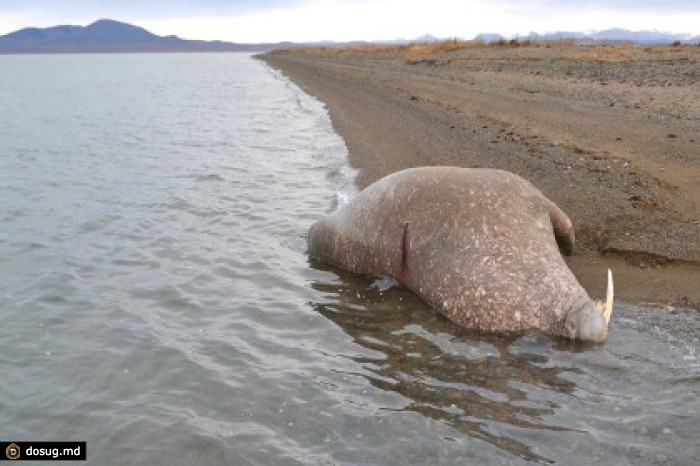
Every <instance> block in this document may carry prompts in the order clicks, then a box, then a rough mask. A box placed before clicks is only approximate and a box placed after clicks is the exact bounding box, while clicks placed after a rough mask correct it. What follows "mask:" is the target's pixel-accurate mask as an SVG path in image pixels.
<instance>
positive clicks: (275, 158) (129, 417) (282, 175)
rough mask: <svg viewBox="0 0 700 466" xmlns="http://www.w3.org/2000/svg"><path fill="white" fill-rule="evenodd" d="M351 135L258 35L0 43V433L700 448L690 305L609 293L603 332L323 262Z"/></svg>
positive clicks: (511, 460) (260, 457)
mask: <svg viewBox="0 0 700 466" xmlns="http://www.w3.org/2000/svg"><path fill="white" fill-rule="evenodd" d="M346 155H347V154H346V150H345V146H344V144H343V141H342V140H341V139H340V138H339V137H338V136H337V135H336V134H335V133H334V132H333V130H332V127H331V123H330V121H329V118H328V115H327V113H326V111H325V110H324V107H323V105H322V104H321V103H319V102H318V101H315V100H314V99H312V98H310V97H309V96H307V95H305V94H304V93H303V92H301V91H300V90H299V89H298V88H297V87H296V86H295V85H294V84H292V83H291V82H289V81H288V80H287V79H286V78H284V77H283V76H281V75H279V74H278V73H277V72H275V71H272V70H271V69H269V68H267V67H266V65H264V64H263V63H261V62H258V61H256V60H254V59H252V58H251V57H250V56H248V55H239V54H170V55H158V54H146V55H116V54H115V55H47V56H0V219H1V220H2V224H1V225H2V228H0V316H1V317H2V325H1V326H0V364H1V366H0V367H1V368H2V377H0V440H6V441H17V442H18V443H19V442H20V441H49V440H76V441H87V458H88V464H95V465H126V464H164V465H165V464H168V465H172V464H176V465H180V464H182V465H241V464H259V465H272V464H283V465H295V464H322V465H326V464H362V465H366V464H382V465H393V464H396V465H403V464H417V465H424V464H519V463H527V462H536V463H545V464H546V463H559V464H596V465H598V464H614V465H619V464H698V462H699V461H700V361H699V359H698V357H699V352H700V348H699V347H700V344H699V343H698V327H699V321H698V316H697V313H696V312H695V313H693V312H685V311H678V310H676V311H672V312H665V313H663V314H662V313H660V312H659V311H658V310H654V309H644V308H634V307H631V306H625V305H618V309H619V311H616V312H617V313H616V315H615V317H614V321H613V323H612V327H611V332H610V337H609V341H608V342H607V343H606V344H605V345H600V346H579V345H572V344H569V343H566V342H563V341H560V340H554V339H551V338H548V337H544V336H524V337H520V338H503V337H488V336H479V335H474V334H469V333H466V332H464V331H462V330H460V329H459V328H457V327H455V326H454V325H452V324H450V323H449V322H448V321H446V320H445V319H443V318H442V317H440V316H438V315H437V314H436V313H434V312H433V311H431V310H430V309H428V308H427V307H426V306H425V305H423V304H422V303H420V302H419V301H418V300H417V299H416V298H414V297H413V296H412V295H411V294H410V293H408V292H406V291H405V290H402V289H400V288H398V287H391V283H390V282H388V281H387V280H376V279H375V280H369V279H365V278H361V277H356V276H352V275H349V274H346V273H343V272H340V271H333V270H329V269H326V270H324V269H323V267H319V266H315V267H312V266H311V265H310V264H309V262H308V260H307V257H306V253H305V238H304V235H305V232H306V230H307V229H308V227H309V226H310V225H311V223H313V222H314V221H315V220H316V219H318V218H319V217H320V216H322V215H325V214H326V213H328V212H330V211H332V210H333V209H334V208H335V206H336V205H337V204H338V202H343V200H344V199H345V198H346V197H347V196H352V194H353V190H352V177H353V172H352V170H350V169H349V168H348V167H347V166H346ZM679 329H682V330H683V331H679Z"/></svg>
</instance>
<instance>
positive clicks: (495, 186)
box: [308, 167, 608, 341]
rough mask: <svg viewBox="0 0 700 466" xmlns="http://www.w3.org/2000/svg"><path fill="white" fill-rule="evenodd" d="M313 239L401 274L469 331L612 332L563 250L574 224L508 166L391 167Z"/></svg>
mask: <svg viewBox="0 0 700 466" xmlns="http://www.w3.org/2000/svg"><path fill="white" fill-rule="evenodd" d="M557 243H558V244H557ZM308 245H309V254H310V255H311V256H312V257H315V258H317V259H321V260H323V261H326V262H329V263H332V264H335V265H337V266H340V267H342V268H344V269H347V270H350V271H352V272H356V273H361V274H368V275H377V274H382V275H389V276H392V277H394V278H396V279H397V280H399V281H400V282H401V283H403V284H404V285H405V286H406V287H408V288H409V289H411V290H412V291H413V292H414V293H416V294H417V295H418V296H420V297H421V298H422V299H423V300H424V301H425V302H427V303H428V304H429V305H430V306H432V307H434V308H435V309H437V310H439V311H440V312H442V313H443V314H444V315H446V316H447V317H448V318H449V319H451V320H452V321H454V322H455V323H457V324H459V325H462V326H464V327H467V328H471V329H477V330H482V331H488V332H511V331H514V332H517V331H523V330H531V329H537V330H542V331H545V332H549V333H551V334H554V335H561V336H564V337H568V338H580V339H585V340H595V341H604V340H605V339H606V337H607V333H608V329H607V323H606V322H605V319H604V318H603V316H602V315H601V313H600V312H599V311H598V310H597V309H596V307H595V303H594V302H593V301H592V300H591V299H590V297H589V296H588V294H587V293H586V291H585V290H584V289H583V288H582V287H581V285H580V284H579V283H578V281H577V280H576V278H575V277H574V276H573V274H572V273H571V271H570V270H569V268H568V267H567V265H566V263H565V262H564V260H563V258H562V256H561V254H560V248H561V251H562V252H564V253H566V254H571V252H572V250H573V245H574V233H573V227H572V224H571V221H570V220H569V218H568V217H567V216H566V214H564V212H562V211H561V210H560V209H559V208H558V207H557V206H556V205H555V204H554V203H553V202H551V201H550V200H549V199H547V198H546V197H545V196H544V195H543V194H542V193H541V192H540V191H539V190H538V189H537V188H535V187H534V186H533V185H532V184H530V183H529V182H527V181H526V180H524V179H522V178H520V177H518V176H517V175H514V174H512V173H509V172H505V171H500V170H487V169H468V168H457V167H422V168H412V169H408V170H404V171H401V172H398V173H394V174H392V175H389V176H387V177H385V178H383V179H381V180H379V181H377V182H376V183H374V184H372V185H371V186H369V187H368V188H367V189H365V190H364V191H362V192H361V193H360V194H358V195H357V197H355V199H353V200H352V202H350V203H349V204H348V205H345V206H344V207H342V208H341V209H339V210H337V211H336V212H334V213H333V214H331V215H329V216H328V217H326V218H324V219H322V220H320V221H318V222H317V223H315V224H314V225H313V226H312V227H311V230H310V231H309V237H308Z"/></svg>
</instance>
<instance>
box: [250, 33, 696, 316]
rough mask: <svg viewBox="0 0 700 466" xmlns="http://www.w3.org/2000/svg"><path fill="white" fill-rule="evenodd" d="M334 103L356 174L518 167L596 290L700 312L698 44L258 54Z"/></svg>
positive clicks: (363, 179) (572, 262)
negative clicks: (570, 238) (562, 217)
mask: <svg viewBox="0 0 700 466" xmlns="http://www.w3.org/2000/svg"><path fill="white" fill-rule="evenodd" d="M261 58H262V59H263V60H265V61H266V62H267V63H268V64H269V65H271V66H272V67H274V68H276V69H279V70H281V71H282V72H283V73H284V74H285V75H286V76H288V77H289V78H291V79H292V80H293V81H295V82H296V83H297V84H298V85H300V86H301V87H302V88H303V89H304V90H305V91H306V92H308V93H309V94H311V95H314V96H316V97H317V98H319V99H320V100H321V101H323V102H324V103H326V104H327V106H328V109H329V112H330V116H331V119H332V121H333V124H334V127H335V129H336V131H337V132H338V133H339V134H340V135H341V136H342V137H343V138H344V139H345V142H346V144H347V147H348V150H349V154H350V162H351V164H352V165H353V166H355V167H356V168H358V169H359V175H358V178H357V184H358V187H360V188H362V187H365V186H367V185H368V184H370V183H372V182H373V181H375V180H377V179H379V178H381V177H382V176H385V175H387V174H389V173H392V172H395V171H397V170H401V169H404V168H408V167H413V166H422V165H456V166H465V167H489V168H498V169H504V170H509V171H512V172H514V173H518V174H519V175H521V176H523V177H524V178H526V179H528V180H530V181H531V182H532V183H534V184H535V185H536V186H537V187H538V188H539V189H541V190H542V192H544V194H545V195H546V196H547V197H549V198H550V199H552V200H553V201H554V202H556V203H557V204H558V205H559V206H560V207H561V208H562V209H563V210H564V211H566V212H567V214H568V215H569V216H570V217H571V219H572V221H573V222H574V226H575V230H576V239H577V243H576V251H575V253H574V256H572V257H570V258H567V263H568V264H569V266H570V268H571V269H572V271H573V272H574V274H575V275H576V276H577V278H578V279H579V281H580V282H581V284H582V285H583V286H584V287H585V288H586V289H587V290H588V292H589V293H590V294H591V296H593V297H594V298H602V297H603V296H604V293H605V290H604V287H605V270H606V269H607V268H608V267H610V268H612V270H613V273H614V274H615V285H616V299H620V300H623V301H626V302H630V303H634V304H652V305H659V306H666V305H668V306H675V307H685V308H695V309H700V86H698V83H699V82H700V72H698V69H700V47H653V48H652V47H648V48H642V47H631V46H606V47H603V46H595V47H593V46H582V45H570V46H558V47H519V48H508V47H488V46H486V47H478V48H467V49H462V50H455V51H451V52H448V53H439V54H435V55H420V56H417V57H411V58H410V59H409V58H407V56H406V55H405V54H403V52H401V51H392V50H389V51H382V50H381V49H374V50H372V49H370V50H351V51H348V50H346V51H339V50H334V49H313V50H308V49H304V50H297V51H277V52H272V53H268V54H266V55H263V56H262V57H261Z"/></svg>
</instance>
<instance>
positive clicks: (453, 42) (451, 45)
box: [277, 38, 700, 63]
mask: <svg viewBox="0 0 700 466" xmlns="http://www.w3.org/2000/svg"><path fill="white" fill-rule="evenodd" d="M521 48H522V49H541V48H546V49H561V50H562V52H561V53H560V54H559V57H558V58H559V59H563V60H572V61H597V62H606V63H620V62H627V61H632V60H638V59H652V58H654V57H657V58H665V56H666V55H669V56H670V54H672V53H678V52H683V53H684V54H693V55H694V54H700V47H698V46H692V45H686V44H682V43H673V44H670V45H656V46H643V45H636V44H632V43H630V42H624V43H622V44H612V43H596V42H590V41H578V40H575V39H539V40H533V39H498V40H494V41H491V42H486V41H484V40H480V39H475V40H463V39H456V38H454V39H447V40H441V41H433V42H421V41H419V42H410V43H407V44H373V43H368V44H360V45H356V44H352V45H339V46H318V47H301V48H294V49H286V50H285V49H283V50H278V51H277V53H292V52H293V53H295V54H310V55H318V54H330V55H373V56H388V57H395V58H396V59H399V60H401V61H403V62H405V63H416V62H419V61H424V60H425V59H427V58H429V57H434V58H435V59H438V58H442V56H444V55H447V54H451V55H455V54H458V53H459V52H460V51H461V52H465V53H466V52H468V51H476V52H483V54H480V56H479V58H480V59H482V58H484V56H483V55H488V54H490V53H495V54H500V53H506V52H505V51H506V50H511V49H521ZM499 51H503V52H499ZM533 53H534V51H533ZM449 61H452V60H449Z"/></svg>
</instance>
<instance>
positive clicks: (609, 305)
mask: <svg viewBox="0 0 700 466" xmlns="http://www.w3.org/2000/svg"><path fill="white" fill-rule="evenodd" d="M614 298H615V287H614V285H613V278H612V270H610V269H608V295H607V297H606V299H605V313H604V314H603V317H605V323H607V324H609V323H610V317H611V316H612V311H613V300H614Z"/></svg>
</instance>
